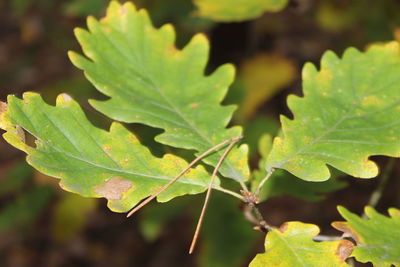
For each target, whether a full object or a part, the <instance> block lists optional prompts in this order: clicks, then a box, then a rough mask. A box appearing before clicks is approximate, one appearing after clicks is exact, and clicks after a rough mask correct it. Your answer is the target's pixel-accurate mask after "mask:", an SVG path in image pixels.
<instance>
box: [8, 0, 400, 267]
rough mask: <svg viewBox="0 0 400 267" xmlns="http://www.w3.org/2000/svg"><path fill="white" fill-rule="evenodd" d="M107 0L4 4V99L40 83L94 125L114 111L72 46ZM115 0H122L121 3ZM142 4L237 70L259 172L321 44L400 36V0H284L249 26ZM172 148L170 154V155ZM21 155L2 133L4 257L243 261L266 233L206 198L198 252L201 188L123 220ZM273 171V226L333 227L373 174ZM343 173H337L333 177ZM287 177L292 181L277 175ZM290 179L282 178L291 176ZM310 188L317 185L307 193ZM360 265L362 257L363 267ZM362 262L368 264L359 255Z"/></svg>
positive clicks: (68, 262)
mask: <svg viewBox="0 0 400 267" xmlns="http://www.w3.org/2000/svg"><path fill="white" fill-rule="evenodd" d="M108 2H109V1H108V0H69V1H68V0H0V100H1V101H6V96H7V95H8V94H16V95H21V94H22V93H23V92H25V91H37V92H40V93H41V94H42V95H43V96H44V98H45V99H46V101H47V102H48V103H51V104H54V100H55V97H56V96H57V95H58V94H59V93H62V92H66V93H68V94H70V95H71V96H72V97H73V98H75V99H76V100H78V102H79V103H80V104H81V105H82V106H83V107H84V109H85V111H86V112H87V114H88V116H89V117H90V118H92V120H93V123H95V124H96V125H97V126H98V127H104V128H107V127H108V125H109V123H110V121H109V120H107V119H106V118H104V117H102V116H101V115H99V114H98V113H97V112H95V111H94V110H93V109H91V108H90V106H89V105H88V103H87V100H88V99H89V98H101V96H100V95H99V94H98V93H97V92H96V90H94V88H93V87H92V86H91V84H90V83H89V82H88V81H86V80H85V78H84V77H83V74H82V72H81V71H79V70H77V69H76V68H74V67H73V66H72V64H71V63H70V62H69V59H68V57H67V51H68V50H75V51H80V48H79V45H78V43H77V42H76V40H75V38H74V35H73V29H74V28H75V27H85V20H86V17H87V16H88V15H94V16H96V17H101V16H103V15H104V13H105V7H106V6H107V4H108ZM122 2H123V1H122ZM133 2H134V3H135V4H136V5H137V6H138V7H143V8H146V9H148V11H149V13H150V16H151V18H152V19H153V22H154V24H155V25H156V26H161V25H162V24H164V23H172V24H174V26H175V28H176V31H177V46H178V47H182V46H183V45H185V44H186V43H187V42H188V40H190V38H191V37H192V36H193V34H195V33H197V32H204V33H205V34H206V35H207V36H208V37H209V39H210V42H211V55H210V63H209V66H208V68H209V70H208V71H210V72H211V71H212V70H214V69H215V68H216V67H217V66H218V65H220V64H223V63H226V62H232V63H234V64H235V65H236V66H237V68H238V74H237V79H236V81H235V84H234V85H233V86H232V88H231V90H230V92H229V93H228V96H227V98H226V100H225V102H224V103H225V104H232V103H235V104H238V105H240V108H239V109H238V110H237V112H236V113H235V115H234V119H233V121H232V124H239V125H243V126H244V127H245V142H246V143H248V144H249V145H250V149H251V162H250V163H251V166H252V168H253V169H256V168H257V166H258V160H259V159H260V157H261V155H260V153H261V154H262V152H260V151H259V150H258V143H259V139H260V137H261V136H263V135H264V134H270V135H272V136H273V135H275V134H276V132H277V130H278V127H279V117H278V115H279V114H285V115H287V116H289V117H290V116H291V114H290V111H289V110H288V109H287V107H286V104H285V102H286V96H287V95H288V94H298V95H301V67H302V66H303V64H304V63H305V62H307V61H311V62H314V63H315V64H317V65H318V61H319V59H320V58H321V55H322V54H323V53H324V52H325V51H326V50H333V51H334V52H336V53H337V54H339V55H341V54H342V53H343V51H344V49H345V48H346V47H349V46H353V47H356V48H358V49H365V48H366V47H367V46H368V45H369V44H371V43H375V42H387V41H390V40H393V39H397V40H399V41H400V1H396V0H382V1H374V0H353V1H349V0H319V1H316V0H315V1H313V0H292V1H290V2H289V3H288V5H287V6H286V7H285V8H284V9H283V10H282V11H279V12H275V13H268V12H267V13H265V14H263V15H262V16H260V17H258V18H256V19H253V20H248V21H244V22H231V23H228V22H225V23H221V22H216V21H213V20H211V19H207V18H203V17H201V16H200V15H199V12H198V11H197V10H196V6H195V5H194V4H193V3H192V2H191V0H134V1H133ZM131 127H133V128H135V132H138V133H139V135H140V136H141V137H142V141H143V142H144V143H146V142H147V143H146V144H148V145H149V146H151V147H153V149H155V150H157V149H159V150H160V151H159V152H160V154H162V153H165V152H170V151H172V152H175V151H174V150H173V149H172V148H165V147H164V148H161V149H160V148H158V147H157V146H156V144H154V142H153V141H152V138H151V137H152V136H154V135H156V134H157V133H159V132H160V131H158V130H155V129H150V128H148V127H144V126H140V125H133V126H131ZM176 153H178V152H176ZM24 157H25V156H24V154H23V153H22V152H20V151H17V150H16V149H14V148H13V147H11V146H10V145H8V144H7V143H6V142H5V141H4V140H3V139H2V138H0V266H11V267H17V266H116V267H118V266H149V267H163V266H166V267H168V266H200V267H203V266H204V267H205V266H212V267H225V266H226V267H235V266H247V264H248V263H249V262H250V260H251V259H252V258H253V257H254V255H255V254H256V253H258V252H262V251H263V241H264V234H263V233H260V232H257V231H254V230H252V225H251V224H250V223H248V222H247V221H246V220H245V219H244V216H243V214H242V213H241V210H240V203H238V202H237V201H236V200H234V199H231V198H229V197H226V196H223V195H220V194H219V193H217V192H215V193H214V194H213V197H212V200H211V204H210V207H209V211H208V213H207V216H206V220H205V224H204V226H203V231H202V234H201V238H200V243H199V246H198V249H197V250H196V252H195V254H194V255H188V254H187V251H188V246H189V243H190V241H191V237H192V233H193V230H194V226H195V223H196V220H197V216H198V214H199V213H200V208H201V205H202V201H203V196H189V197H181V198H178V199H175V200H173V201H171V202H168V203H166V204H154V203H152V204H151V205H149V206H147V207H146V208H144V209H143V210H141V211H140V212H139V213H138V214H135V216H133V217H131V218H129V219H127V218H126V217H125V215H124V214H117V213H112V212H111V211H109V210H108V209H107V208H106V202H105V201H104V200H103V199H86V198H83V197H80V196H78V195H75V194H71V193H67V192H64V191H63V190H61V189H60V188H59V186H58V183H57V180H56V179H54V178H50V177H46V176H45V175H43V174H40V173H39V172H37V171H35V170H34V169H32V168H31V167H30V166H29V165H27V163H25V160H24ZM375 160H377V161H378V163H379V165H380V167H381V168H382V169H385V170H386V173H388V176H389V178H388V182H387V183H388V184H390V186H387V187H385V189H384V191H383V192H384V194H383V196H382V199H381V201H380V202H379V203H378V205H377V209H378V211H381V212H383V213H386V210H387V208H388V207H390V206H395V207H399V206H400V196H399V194H398V192H399V189H400V182H399V179H398V177H399V174H400V166H399V164H398V162H397V161H394V160H392V161H388V160H387V159H386V158H383V157H375ZM280 176H282V177H284V178H282V179H281V180H280V181H284V182H283V183H279V182H274V181H272V182H271V184H270V185H268V186H267V187H268V188H269V189H268V190H269V191H268V192H267V193H266V194H267V195H266V197H265V198H266V199H267V200H266V201H265V202H264V203H262V204H261V205H260V207H261V211H262V212H263V214H264V215H265V217H266V218H267V220H268V221H269V223H270V224H272V225H275V226H279V225H280V224H282V223H283V222H285V221H292V220H300V221H303V222H309V223H315V224H318V225H319V226H321V230H322V233H324V234H332V235H335V234H336V235H337V234H339V233H338V232H336V231H335V230H333V228H332V227H330V223H331V222H332V221H335V220H341V217H340V216H339V214H338V213H337V211H336V205H344V206H346V207H348V208H349V209H350V210H351V211H353V212H357V213H358V214H362V209H363V207H364V206H365V205H366V204H367V203H368V201H369V198H370V196H371V193H372V192H373V190H374V188H376V186H377V184H378V182H379V181H378V179H369V180H361V179H355V178H350V177H340V178H335V179H334V180H333V182H331V183H328V184H325V185H323V186H319V185H318V186H314V187H313V188H311V189H310V188H309V187H308V185H304V184H302V183H301V182H300V183H299V184H296V185H297V186H298V187H297V189H296V188H295V189H293V188H292V189H290V190H289V189H288V187H287V186H288V184H291V183H296V182H297V181H294V182H293V180H290V179H292V178H290V177H288V175H287V174H285V173H281V174H280ZM339 176H341V175H340V174H337V175H335V177H339ZM285 177H286V178H285ZM285 181H286V182H285ZM304 192H312V193H310V194H308V193H304ZM360 266H361V265H360ZM363 266H368V265H363Z"/></svg>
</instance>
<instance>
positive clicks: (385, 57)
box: [265, 42, 400, 181]
mask: <svg viewBox="0 0 400 267" xmlns="http://www.w3.org/2000/svg"><path fill="white" fill-rule="evenodd" d="M303 91H304V97H298V96H293V95H291V96H289V98H288V106H289V108H290V109H291V111H292V112H293V114H294V119H293V120H290V119H288V118H286V117H283V116H282V117H281V122H282V131H283V135H282V137H277V138H275V140H274V144H273V148H272V151H271V153H270V154H269V157H268V160H267V163H266V165H265V166H266V168H267V170H269V171H271V170H272V169H273V168H282V169H285V170H287V171H289V172H291V173H292V174H294V175H295V176H297V177H300V178H301V179H304V180H308V181H324V180H327V179H328V178H329V177H330V172H329V169H328V166H327V165H330V166H333V167H335V168H337V169H339V170H341V171H343V172H345V173H348V174H350V175H352V176H355V177H360V178H371V177H375V176H376V175H377V174H378V168H377V166H376V164H375V163H374V162H373V161H371V160H369V157H370V156H372V155H385V156H391V157H399V156H400V49H399V43H397V42H390V43H388V44H386V45H373V46H371V47H370V48H369V49H368V50H367V51H366V52H365V53H362V52H360V51H358V50H356V49H354V48H349V49H347V50H346V51H345V53H344V55H343V58H342V59H340V58H338V57H337V56H336V55H335V54H334V53H333V52H327V53H325V55H324V56H323V57H322V60H321V69H320V71H317V69H316V68H315V66H314V65H313V64H311V63H307V64H306V65H305V66H304V69H303Z"/></svg>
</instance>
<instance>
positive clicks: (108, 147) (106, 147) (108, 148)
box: [103, 146, 111, 152]
mask: <svg viewBox="0 0 400 267" xmlns="http://www.w3.org/2000/svg"><path fill="white" fill-rule="evenodd" d="M103 150H104V151H105V152H110V150H111V147H110V146H104V147H103Z"/></svg>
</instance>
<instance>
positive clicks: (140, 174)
mask: <svg viewBox="0 0 400 267" xmlns="http://www.w3.org/2000/svg"><path fill="white" fill-rule="evenodd" d="M15 107H17V108H18V109H19V111H20V114H22V115H23V116H24V117H25V118H26V119H27V120H28V121H29V123H30V124H31V126H32V128H33V130H34V131H35V132H38V131H37V130H36V127H35V125H34V124H33V123H32V121H31V120H30V119H29V117H28V116H27V114H26V113H25V112H24V111H23V110H22V109H21V107H20V106H19V105H18V104H17V105H15ZM42 114H44V116H46V117H47V118H48V120H49V121H50V122H51V123H52V124H53V126H54V128H56V129H57V131H59V132H60V133H61V134H62V135H63V136H64V137H65V138H66V139H67V140H68V142H69V143H70V144H73V143H72V142H71V141H70V138H69V137H67V136H66V135H65V134H64V133H63V132H62V131H61V130H60V129H59V128H58V127H57V126H56V125H55V124H54V123H53V122H52V120H51V119H50V118H49V117H48V116H47V115H46V114H45V113H44V112H42ZM24 129H25V130H26V131H28V132H29V133H30V134H32V135H33V136H34V137H35V138H37V139H38V140H40V141H42V142H43V143H44V144H45V145H46V146H48V147H50V148H51V149H53V150H54V151H56V152H58V153H60V154H64V155H66V156H68V157H70V158H73V159H76V160H79V161H82V162H85V163H87V164H90V165H92V166H94V167H97V168H100V169H105V170H108V171H113V172H119V173H122V174H128V175H136V176H139V177H146V178H153V179H159V180H168V181H170V180H171V178H169V177H167V176H156V175H149V174H143V173H136V172H132V171H128V170H124V169H116V168H112V167H108V166H104V165H101V164H98V163H95V162H93V161H90V160H87V159H84V158H81V157H78V156H75V155H73V154H71V153H69V152H66V151H63V150H60V149H58V148H57V147H56V146H53V145H52V144H50V143H49V142H47V141H46V140H44V139H42V138H40V137H39V136H38V135H37V134H36V133H33V132H32V131H29V130H28V129H26V128H25V127H24ZM35 150H36V151H39V152H42V153H48V151H44V150H41V149H37V148H35ZM30 155H31V156H32V154H30ZM107 157H109V158H110V159H111V160H112V161H113V162H115V161H114V159H113V158H111V157H110V156H109V155H107ZM117 166H119V165H117ZM48 167H49V168H50V166H48ZM119 167H120V166H119ZM52 168H53V169H57V167H55V166H53V167H52ZM60 178H65V177H60ZM189 181H190V182H189ZM178 183H183V184H189V185H198V186H202V187H204V186H206V184H200V183H196V182H192V180H186V179H179V181H178Z"/></svg>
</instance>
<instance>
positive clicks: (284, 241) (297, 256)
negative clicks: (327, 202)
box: [249, 222, 353, 267]
mask: <svg viewBox="0 0 400 267" xmlns="http://www.w3.org/2000/svg"><path fill="white" fill-rule="evenodd" d="M318 233H319V228H318V226H316V225H314V224H305V223H301V222H287V223H284V224H283V225H282V226H281V227H280V228H279V229H273V230H272V231H271V232H269V233H268V234H267V237H266V239H265V253H263V254H258V255H257V256H256V257H255V258H254V259H253V261H252V262H251V263H250V265H249V267H269V266H271V267H277V266H282V267H286V266H307V267H321V266H324V267H337V266H349V265H348V264H346V262H345V261H344V260H345V259H346V258H347V257H348V256H349V254H350V253H351V250H352V247H353V244H352V243H351V242H350V241H348V240H341V241H323V242H316V241H313V239H312V238H313V237H314V236H316V235H318Z"/></svg>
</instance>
